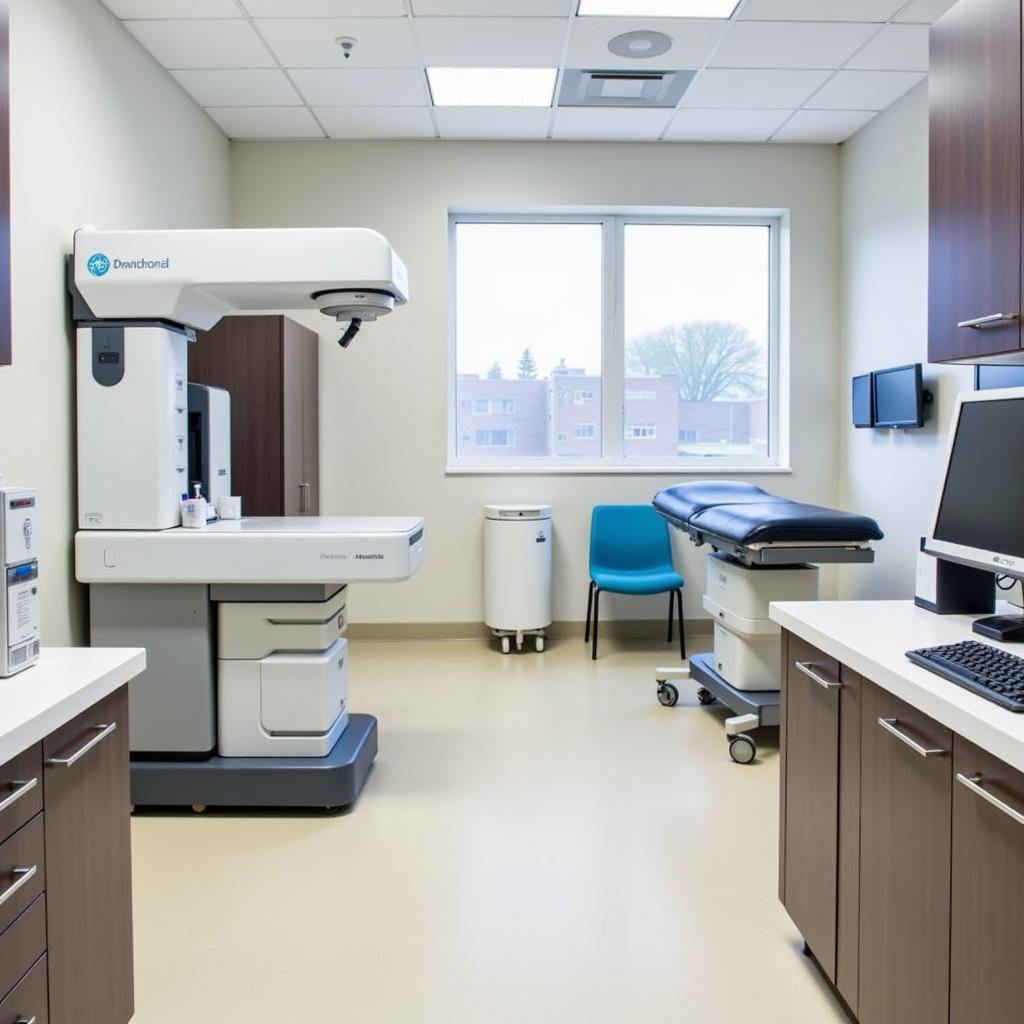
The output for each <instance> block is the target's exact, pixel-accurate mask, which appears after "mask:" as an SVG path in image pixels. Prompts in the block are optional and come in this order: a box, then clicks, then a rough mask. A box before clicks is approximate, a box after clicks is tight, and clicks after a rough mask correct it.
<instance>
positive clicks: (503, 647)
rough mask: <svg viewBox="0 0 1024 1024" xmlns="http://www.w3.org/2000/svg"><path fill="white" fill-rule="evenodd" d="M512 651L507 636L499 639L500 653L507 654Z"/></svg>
mask: <svg viewBox="0 0 1024 1024" xmlns="http://www.w3.org/2000/svg"><path fill="white" fill-rule="evenodd" d="M511 650H512V644H511V642H510V641H509V638H508V637H507V636H503V637H502V638H501V653H502V654H508V652H509V651H511Z"/></svg>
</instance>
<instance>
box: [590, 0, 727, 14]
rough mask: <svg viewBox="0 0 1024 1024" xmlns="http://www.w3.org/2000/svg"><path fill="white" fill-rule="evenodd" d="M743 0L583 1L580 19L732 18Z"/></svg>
mask: <svg viewBox="0 0 1024 1024" xmlns="http://www.w3.org/2000/svg"><path fill="white" fill-rule="evenodd" d="M737 6H739V0H580V3H579V8H578V9H577V14H579V15H580V17H601V18H731V17H732V16H733V14H734V13H735V11H736V8H737Z"/></svg>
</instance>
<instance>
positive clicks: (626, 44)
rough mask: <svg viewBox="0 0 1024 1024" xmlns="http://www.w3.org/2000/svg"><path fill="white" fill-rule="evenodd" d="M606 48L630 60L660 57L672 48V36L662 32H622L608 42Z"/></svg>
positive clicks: (617, 55)
mask: <svg viewBox="0 0 1024 1024" xmlns="http://www.w3.org/2000/svg"><path fill="white" fill-rule="evenodd" d="M608 49H609V50H610V51H611V52H612V53H614V54H615V56H616V57H629V58H630V59H632V60H643V59H644V58H645V57H660V56H661V55H662V54H663V53H668V51H669V50H671V49H672V37H671V36H667V35H665V33H664V32H645V31H641V32H623V33H622V35H618V36H616V37H615V38H614V39H613V40H612V41H611V42H610V43H609V44H608Z"/></svg>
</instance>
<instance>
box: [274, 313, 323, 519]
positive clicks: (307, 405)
mask: <svg viewBox="0 0 1024 1024" xmlns="http://www.w3.org/2000/svg"><path fill="white" fill-rule="evenodd" d="M319 344H320V338H319V336H318V335H317V334H315V333H314V332H313V331H310V330H308V329H307V328H305V327H303V326H302V325H301V324H297V323H295V322H294V321H292V320H288V319H287V318H286V319H285V321H284V358H283V369H284V507H285V513H284V514H285V515H289V516H297V515H303V516H306V515H316V514H317V497H316V493H315V492H316V489H317V488H318V485H319V479H318V478H319V470H318V468H317V472H316V473H312V472H311V465H312V466H314V467H318V466H319V461H320V455H319V438H318V432H319V429H320V426H319V412H318V401H317V382H316V368H317V357H318V347H319Z"/></svg>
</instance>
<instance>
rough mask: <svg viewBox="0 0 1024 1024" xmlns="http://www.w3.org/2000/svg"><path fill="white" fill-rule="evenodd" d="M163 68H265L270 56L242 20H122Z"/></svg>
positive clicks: (268, 65)
mask: <svg viewBox="0 0 1024 1024" xmlns="http://www.w3.org/2000/svg"><path fill="white" fill-rule="evenodd" d="M124 27H125V28H126V29H128V31H129V32H131V34H132V35H133V36H135V38H136V39H138V41H139V42H140V43H142V45H143V46H144V47H145V48H146V49H147V50H149V52H150V53H151V54H153V56H154V57H156V59H157V60H158V61H159V62H160V63H161V64H163V66H164V67H165V68H266V67H274V66H275V65H274V58H273V57H272V56H271V54H270V51H269V50H268V49H267V48H266V47H265V46H264V45H263V42H262V40H261V39H260V37H259V36H258V35H257V34H256V31H255V30H254V29H253V27H252V25H250V24H249V23H248V22H246V21H126V22H124Z"/></svg>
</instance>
